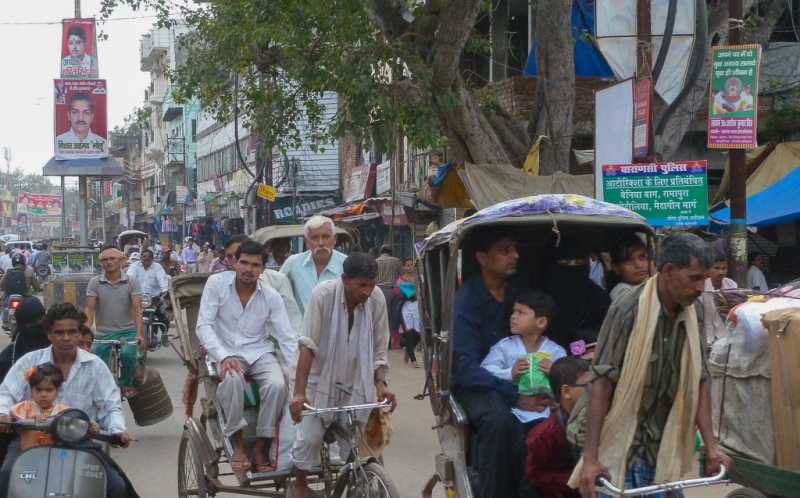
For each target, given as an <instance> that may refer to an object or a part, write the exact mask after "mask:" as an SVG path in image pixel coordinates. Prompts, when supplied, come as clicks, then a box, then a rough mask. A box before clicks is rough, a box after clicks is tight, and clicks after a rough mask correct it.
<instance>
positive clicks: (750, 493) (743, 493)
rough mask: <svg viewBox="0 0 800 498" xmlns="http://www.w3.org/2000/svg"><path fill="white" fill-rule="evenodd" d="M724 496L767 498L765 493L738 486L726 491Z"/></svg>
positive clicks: (730, 497)
mask: <svg viewBox="0 0 800 498" xmlns="http://www.w3.org/2000/svg"><path fill="white" fill-rule="evenodd" d="M725 498H767V495H765V494H764V493H762V492H761V491H757V490H755V489H753V488H739V489H736V490H734V491H731V492H730V493H728V494H727V495H726V496H725Z"/></svg>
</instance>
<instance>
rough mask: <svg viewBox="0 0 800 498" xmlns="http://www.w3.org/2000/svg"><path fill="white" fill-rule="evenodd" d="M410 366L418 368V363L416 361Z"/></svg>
mask: <svg viewBox="0 0 800 498" xmlns="http://www.w3.org/2000/svg"><path fill="white" fill-rule="evenodd" d="M411 364H412V365H414V368H419V363H417V362H416V361H412V362H411Z"/></svg>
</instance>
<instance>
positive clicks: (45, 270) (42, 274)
mask: <svg viewBox="0 0 800 498" xmlns="http://www.w3.org/2000/svg"><path fill="white" fill-rule="evenodd" d="M34 273H36V277H37V278H38V279H39V282H41V283H43V284H45V283H47V282H48V280H50V275H52V270H51V269H50V265H47V264H42V265H36V268H34Z"/></svg>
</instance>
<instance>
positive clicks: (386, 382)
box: [375, 379, 389, 387]
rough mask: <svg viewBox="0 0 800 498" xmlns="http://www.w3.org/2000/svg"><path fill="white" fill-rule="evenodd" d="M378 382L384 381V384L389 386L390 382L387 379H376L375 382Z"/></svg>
mask: <svg viewBox="0 0 800 498" xmlns="http://www.w3.org/2000/svg"><path fill="white" fill-rule="evenodd" d="M378 382H383V385H384V386H386V387H389V382H388V381H387V380H386V379H375V384H377V383H378Z"/></svg>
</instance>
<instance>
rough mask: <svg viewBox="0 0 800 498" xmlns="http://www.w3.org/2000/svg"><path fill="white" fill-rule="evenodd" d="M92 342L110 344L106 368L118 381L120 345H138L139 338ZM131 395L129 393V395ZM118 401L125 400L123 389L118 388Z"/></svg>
mask: <svg viewBox="0 0 800 498" xmlns="http://www.w3.org/2000/svg"><path fill="white" fill-rule="evenodd" d="M94 344H110V345H111V354H110V355H109V357H108V369H109V370H110V371H111V375H112V376H113V377H114V382H116V383H119V377H120V375H121V374H122V346H124V345H131V346H138V345H139V340H138V339H134V340H132V341H129V340H127V339H95V340H94ZM130 396H132V395H129V397H130ZM119 398H120V401H125V396H124V394H123V390H122V389H120V390H119Z"/></svg>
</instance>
